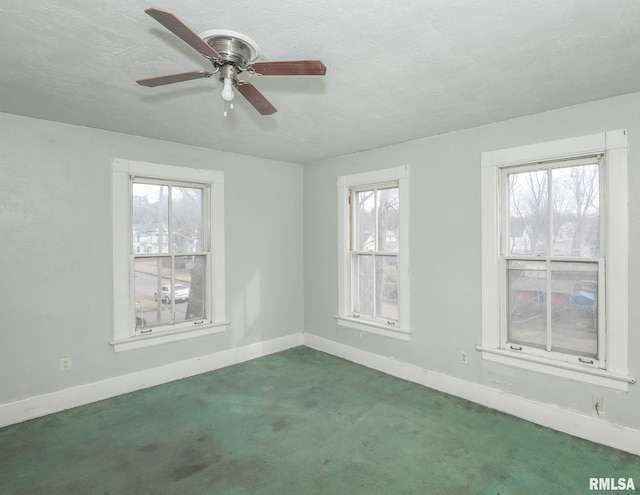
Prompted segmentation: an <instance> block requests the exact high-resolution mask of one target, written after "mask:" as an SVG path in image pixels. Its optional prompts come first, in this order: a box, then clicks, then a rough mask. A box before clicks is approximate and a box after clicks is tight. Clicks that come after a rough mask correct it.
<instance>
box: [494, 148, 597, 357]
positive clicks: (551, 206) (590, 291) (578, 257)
mask: <svg viewBox="0 0 640 495" xmlns="http://www.w3.org/2000/svg"><path fill="white" fill-rule="evenodd" d="M601 165H602V159H601V157H597V156H594V157H591V158H584V159H578V160H568V161H562V162H549V163H546V164H535V165H532V166H519V167H512V168H504V169H503V170H502V184H503V194H504V196H503V197H505V206H506V207H505V208H504V209H503V219H502V224H503V229H502V231H503V232H504V233H505V235H504V237H503V241H502V248H501V251H502V260H503V262H502V266H503V275H502V278H503V284H504V286H505V291H504V293H505V298H506V301H505V308H506V314H505V317H504V329H503V332H502V335H503V343H502V345H503V346H504V347H505V348H507V349H510V350H517V351H520V350H525V351H527V352H529V353H532V354H541V355H548V356H549V357H552V358H554V359H566V358H567V357H569V359H572V360H575V359H576V357H577V359H578V360H579V362H581V363H586V364H592V365H596V366H603V365H604V355H605V352H604V351H605V349H604V343H605V339H604V330H605V310H604V304H603V302H604V301H605V293H604V292H605V284H604V283H601V282H600V280H604V278H603V272H604V259H603V258H600V254H601V250H600V246H601V245H603V244H604V243H603V242H602V240H601V233H602V232H603V229H602V219H601V215H600V205H601V202H602V198H601V194H600V191H601V184H600V182H601V175H602V174H600V168H601ZM601 303H602V304H601ZM571 356H573V357H571Z"/></svg>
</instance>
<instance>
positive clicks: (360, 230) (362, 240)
mask: <svg viewBox="0 0 640 495" xmlns="http://www.w3.org/2000/svg"><path fill="white" fill-rule="evenodd" d="M355 203H356V207H355V212H354V219H353V221H354V229H353V231H354V235H355V239H354V250H355V251H375V249H376V247H375V235H376V232H375V230H376V221H375V211H374V210H375V191H358V192H356V194H355Z"/></svg>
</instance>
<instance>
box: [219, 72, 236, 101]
mask: <svg viewBox="0 0 640 495" xmlns="http://www.w3.org/2000/svg"><path fill="white" fill-rule="evenodd" d="M234 97H235V93H234V92H233V79H231V78H229V77H225V78H224V85H223V87H222V99H223V100H224V101H231V100H233V98H234Z"/></svg>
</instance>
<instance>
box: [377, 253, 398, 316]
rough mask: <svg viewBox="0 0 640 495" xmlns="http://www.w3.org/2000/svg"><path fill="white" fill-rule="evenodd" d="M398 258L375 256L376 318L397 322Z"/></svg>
mask: <svg viewBox="0 0 640 495" xmlns="http://www.w3.org/2000/svg"><path fill="white" fill-rule="evenodd" d="M397 266H398V258H397V257H396V256H376V312H377V314H376V316H377V317H379V318H385V319H388V320H394V321H398V270H397Z"/></svg>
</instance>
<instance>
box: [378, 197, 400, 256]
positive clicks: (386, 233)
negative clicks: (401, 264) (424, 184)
mask: <svg viewBox="0 0 640 495" xmlns="http://www.w3.org/2000/svg"><path fill="white" fill-rule="evenodd" d="M377 193H378V248H377V251H395V252H397V251H399V247H400V189H399V188H397V187H392V188H388V189H380V190H378V192H377Z"/></svg>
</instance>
